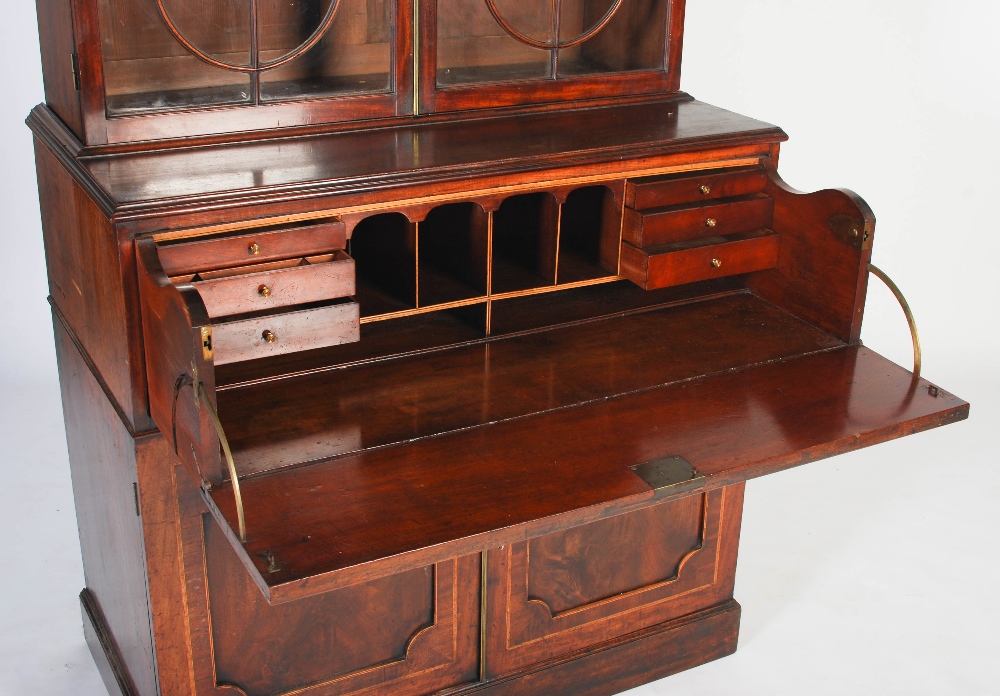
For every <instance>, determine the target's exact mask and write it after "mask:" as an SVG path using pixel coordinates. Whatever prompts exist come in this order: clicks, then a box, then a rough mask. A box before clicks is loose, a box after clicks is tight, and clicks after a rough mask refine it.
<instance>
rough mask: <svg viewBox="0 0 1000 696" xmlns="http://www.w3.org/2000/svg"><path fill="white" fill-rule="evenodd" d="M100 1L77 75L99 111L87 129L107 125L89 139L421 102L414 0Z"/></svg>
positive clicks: (239, 126) (314, 119) (294, 121)
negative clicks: (91, 41)
mask: <svg viewBox="0 0 1000 696" xmlns="http://www.w3.org/2000/svg"><path fill="white" fill-rule="evenodd" d="M92 2H93V5H96V7H94V6H93V5H90V6H89V9H86V10H84V11H85V12H90V13H94V12H96V15H97V19H98V20H99V22H98V23H99V27H100V30H99V31H100V50H99V52H98V55H96V56H95V55H90V56H89V58H88V56H87V55H86V53H85V54H84V56H83V60H84V62H85V63H87V65H86V67H87V68H88V69H86V70H82V71H81V78H82V79H83V80H84V83H85V84H84V85H83V87H84V89H85V90H87V91H89V92H91V93H92V97H91V99H90V100H89V101H90V102H91V111H92V112H96V113H92V114H91V116H92V117H93V118H92V119H91V123H90V124H89V125H90V127H89V128H88V130H89V131H94V130H95V129H98V130H101V131H102V132H89V133H88V141H89V143H90V144H98V143H97V142H96V141H95V137H96V138H97V140H100V139H102V138H103V139H104V142H110V143H115V142H128V141H135V140H147V139H156V138H164V137H167V138H170V137H187V136H196V135H204V134H209V133H225V132H231V131H238V130H251V129H263V128H276V127H284V126H295V125H309V124H314V123H323V122H333V121H348V120H355V119H360V118H379V117H389V116H398V115H404V114H408V113H410V111H411V109H412V106H413V99H412V91H411V81H412V77H413V71H412V68H411V67H410V66H411V65H412V47H411V43H410V38H411V35H412V31H411V28H412V4H411V1H410V0H217V1H216V0H213V1H212V2H203V1H202V0H92ZM85 7H88V6H86V5H85ZM85 48H86V46H85ZM93 53H94V51H93V49H91V54H93ZM85 101H87V100H86V99H85ZM220 107H224V108H225V110H222V111H220ZM92 136H94V137H92Z"/></svg>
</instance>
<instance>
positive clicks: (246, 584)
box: [205, 518, 480, 696]
mask: <svg viewBox="0 0 1000 696" xmlns="http://www.w3.org/2000/svg"><path fill="white" fill-rule="evenodd" d="M205 557H206V569H207V575H206V578H207V582H208V587H209V595H210V600H211V604H210V607H211V617H212V620H211V626H212V646H213V655H214V662H215V671H216V679H217V681H218V683H220V684H232V685H236V686H239V688H240V689H241V691H243V692H245V693H246V694H247V696H269V695H270V694H275V693H286V692H288V691H298V690H301V693H304V694H324V695H333V694H348V693H362V694H373V693H385V692H386V690H389V689H391V691H392V693H394V694H401V695H403V694H414V695H418V694H423V693H430V692H433V691H437V690H439V689H442V688H445V687H450V686H456V685H458V684H461V683H462V682H469V681H473V680H475V678H476V676H477V674H478V662H479V649H478V638H479V616H478V605H479V602H478V599H479V584H480V561H479V557H478V555H476V556H472V557H467V558H462V559H455V560H451V561H448V562H446V563H442V564H440V565H438V566H436V567H427V568H418V569H415V570H412V571H409V572H407V573H403V574H400V575H394V576H391V577H387V578H383V579H381V580H376V581H374V582H371V583H366V584H363V585H356V586H354V587H350V588H346V589H344V590H341V591H338V592H331V593H327V594H324V595H320V596H317V597H312V598H309V599H305V600H301V601H299V602H294V603H291V604H285V605H280V606H275V607H272V606H269V605H268V603H267V601H266V600H265V599H264V597H263V595H261V593H260V591H259V590H258V589H257V587H256V586H255V585H254V584H253V582H252V581H251V580H250V577H249V576H248V574H247V572H246V568H244V566H243V564H242V563H241V562H240V560H239V559H238V558H236V556H235V554H234V553H233V550H232V548H231V547H230V546H229V542H228V541H227V540H226V538H225V537H224V536H223V534H222V532H221V531H219V529H218V525H217V523H216V522H215V520H213V519H211V518H206V519H205Z"/></svg>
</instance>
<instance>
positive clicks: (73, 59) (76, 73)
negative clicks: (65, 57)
mask: <svg viewBox="0 0 1000 696" xmlns="http://www.w3.org/2000/svg"><path fill="white" fill-rule="evenodd" d="M69 59H70V63H71V64H72V66H73V88H74V89H76V91H77V92H79V91H80V54H78V53H71V54H70V57H69Z"/></svg>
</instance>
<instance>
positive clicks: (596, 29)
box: [486, 0, 625, 51]
mask: <svg viewBox="0 0 1000 696" xmlns="http://www.w3.org/2000/svg"><path fill="white" fill-rule="evenodd" d="M624 2H625V0H615V4H614V5H612V6H611V7H609V8H608V11H607V12H605V13H604V16H603V17H601V21H599V22H598V23H597V24H595V25H594V26H593V28H591V29H588V30H587V31H585V32H583V33H582V34H580V35H579V36H577V37H576V38H574V39H570V40H569V41H559V37H558V36H555V37H553V41H551V42H549V41H538V40H537V39H533V38H531V37H530V36H527V35H526V34H522V33H521V32H519V31H518V30H517V29H515V28H514V27H513V26H512V25H511V24H510V22H508V21H507V20H506V19H504V18H503V15H501V14H500V10H498V9H497V7H496V4H495V3H496V0H486V7H488V8H489V10H490V14H491V15H493V19H495V20H496V21H497V24H499V25H500V27H501V28H502V29H503V30H504V31H505V32H507V33H508V34H510V36H511V37H513V38H515V39H517V40H518V41H520V42H521V43H523V44H524V45H526V46H531V47H532V48H538V49H541V50H543V51H551V50H553V49H559V48H572V47H573V46H576V45H578V44H582V43H583V42H584V41H588V40H589V39H592V38H594V37H595V36H597V34H599V33H600V31H601V30H602V29H604V27H606V26H607V25H608V22H610V21H611V19H612V18H613V17H614V16H615V14H617V13H618V10H620V9H621V6H622V4H623V3H624ZM556 12H557V13H558V12H561V8H560V7H559V6H558V5H557V6H556Z"/></svg>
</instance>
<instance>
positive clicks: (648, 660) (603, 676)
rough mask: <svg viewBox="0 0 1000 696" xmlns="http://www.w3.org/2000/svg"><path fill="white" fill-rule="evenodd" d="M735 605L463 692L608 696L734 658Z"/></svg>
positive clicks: (737, 616) (737, 620)
mask: <svg viewBox="0 0 1000 696" xmlns="http://www.w3.org/2000/svg"><path fill="white" fill-rule="evenodd" d="M739 624H740V605H739V604H737V603H736V602H735V601H732V600H730V601H728V602H724V603H723V604H720V605H717V606H715V607H712V608H710V609H706V610H704V611H700V612H698V613H696V614H692V615H690V616H686V617H684V618H681V619H677V620H674V621H668V622H667V623H665V624H661V625H660V626H656V627H654V628H651V629H647V630H645V631H636V632H635V633H633V634H630V635H628V636H625V637H623V638H618V639H614V640H609V641H607V642H605V643H603V644H600V645H596V646H594V647H593V648H592V649H590V650H586V651H581V652H579V653H575V654H571V655H567V656H565V657H563V658H561V659H558V660H553V661H551V662H549V663H547V664H544V665H540V666H538V667H536V668H534V669H528V670H525V671H523V672H520V673H517V674H513V675H510V676H509V677H508V678H505V679H496V680H494V681H491V682H487V683H485V684H482V685H480V686H478V687H474V688H472V689H469V691H468V693H470V694H477V696H478V695H479V694H483V695H486V694H489V696H514V695H515V694H526V693H529V694H553V695H554V696H611V694H616V693H619V692H622V691H627V690H628V689H631V688H634V687H637V686H641V685H642V684H647V683H649V682H651V681H655V680H657V679H661V678H663V677H666V676H669V675H671V674H676V673H677V672H680V671H683V670H685V669H690V668H692V667H695V666H697V665H701V664H705V663H706V662H711V661H712V660H717V659H719V658H721V657H725V656H726V655H731V654H733V653H734V652H736V640H737V636H738V634H739Z"/></svg>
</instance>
